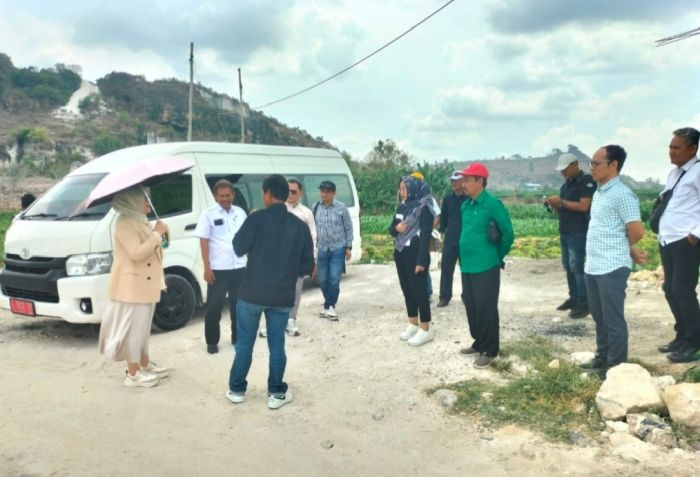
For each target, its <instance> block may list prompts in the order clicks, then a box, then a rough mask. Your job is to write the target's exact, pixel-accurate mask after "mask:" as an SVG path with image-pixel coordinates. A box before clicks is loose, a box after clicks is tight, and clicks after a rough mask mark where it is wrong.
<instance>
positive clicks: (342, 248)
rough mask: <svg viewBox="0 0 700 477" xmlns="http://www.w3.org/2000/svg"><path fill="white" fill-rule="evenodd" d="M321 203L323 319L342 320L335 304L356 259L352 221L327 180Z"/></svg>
mask: <svg viewBox="0 0 700 477" xmlns="http://www.w3.org/2000/svg"><path fill="white" fill-rule="evenodd" d="M318 188H319V190H320V191H321V192H320V193H321V201H320V202H318V203H316V205H315V206H314V220H315V221H316V250H317V252H318V259H317V267H318V281H319V283H320V285H321V291H322V292H323V311H322V312H321V317H322V318H328V319H329V320H331V321H337V320H338V312H337V311H336V310H335V305H336V303H337V302H338V295H339V294H340V275H341V274H342V273H343V269H344V268H345V260H350V257H351V256H352V219H351V218H350V212H349V211H348V208H347V207H346V206H345V204H343V203H342V202H340V201H338V200H335V184H334V183H333V182H332V181H323V182H321V185H320V186H319V187H318Z"/></svg>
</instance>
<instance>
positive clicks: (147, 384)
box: [124, 369, 158, 388]
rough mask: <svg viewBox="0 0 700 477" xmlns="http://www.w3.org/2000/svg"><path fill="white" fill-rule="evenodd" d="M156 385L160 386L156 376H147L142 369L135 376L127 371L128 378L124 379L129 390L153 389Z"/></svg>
mask: <svg viewBox="0 0 700 477" xmlns="http://www.w3.org/2000/svg"><path fill="white" fill-rule="evenodd" d="M156 384H158V376H157V375H156V374H145V373H143V372H141V370H140V369H139V370H138V371H136V374H134V375H131V374H130V373H129V371H127V372H126V378H124V386H126V387H128V388H151V387H153V386H155V385H156Z"/></svg>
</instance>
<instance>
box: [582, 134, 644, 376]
mask: <svg viewBox="0 0 700 477" xmlns="http://www.w3.org/2000/svg"><path fill="white" fill-rule="evenodd" d="M626 158H627V153H626V152H625V150H624V149H623V148H621V147H620V146H615V145H610V146H605V147H601V148H600V149H598V151H596V153H595V154H594V155H593V159H592V160H591V162H590V165H591V176H592V177H593V179H595V181H596V182H598V189H597V190H596V192H595V193H594V194H593V200H592V203H591V220H590V223H589V224H588V234H587V236H586V265H585V268H584V272H585V282H586V289H587V291H588V305H589V307H590V310H591V314H592V315H593V321H595V334H596V356H595V359H594V360H593V362H591V363H590V364H588V365H587V366H585V367H587V368H590V369H597V370H599V375H600V376H601V378H603V379H604V378H605V372H606V371H607V369H608V368H611V367H613V366H616V365H618V364H620V363H624V362H626V361H627V346H628V344H627V341H628V332H627V322H626V321H625V291H626V289H627V277H629V274H630V271H631V270H632V262H635V263H643V262H644V261H645V259H646V256H645V254H644V252H642V251H641V250H638V249H636V248H634V247H633V245H634V244H635V243H637V242H638V241H639V239H641V238H642V236H643V235H644V226H643V225H642V221H641V216H640V212H639V199H637V196H635V195H634V193H633V192H632V191H631V190H630V189H629V187H627V186H626V185H625V184H623V183H622V181H621V180H620V177H619V175H620V170H621V169H622V166H623V165H624V163H625V159H626Z"/></svg>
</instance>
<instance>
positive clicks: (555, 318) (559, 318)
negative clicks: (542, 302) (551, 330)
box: [552, 316, 561, 323]
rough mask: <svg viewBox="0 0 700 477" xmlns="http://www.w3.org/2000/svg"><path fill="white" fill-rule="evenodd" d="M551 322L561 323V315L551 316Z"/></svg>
mask: <svg viewBox="0 0 700 477" xmlns="http://www.w3.org/2000/svg"><path fill="white" fill-rule="evenodd" d="M552 323H561V316H555V317H554V318H552Z"/></svg>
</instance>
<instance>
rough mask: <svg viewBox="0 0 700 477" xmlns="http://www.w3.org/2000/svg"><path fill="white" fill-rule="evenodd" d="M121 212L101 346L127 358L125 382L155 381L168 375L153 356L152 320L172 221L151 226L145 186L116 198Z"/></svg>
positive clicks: (110, 353) (107, 352)
mask: <svg viewBox="0 0 700 477" xmlns="http://www.w3.org/2000/svg"><path fill="white" fill-rule="evenodd" d="M112 207H113V208H114V210H115V211H116V212H117V213H118V216H117V219H116V225H115V230H114V246H113V248H114V252H113V262H112V271H111V274H110V277H109V302H108V304H107V307H106V309H105V315H104V317H103V318H102V326H101V328H100V342H99V345H100V352H101V353H102V354H104V355H106V356H108V357H110V358H112V359H114V360H115V361H126V363H127V368H128V369H127V373H126V378H125V380H124V385H125V386H130V387H134V386H138V387H151V386H155V385H156V384H158V379H159V378H163V377H165V376H167V375H168V370H167V368H162V367H159V366H157V365H156V364H155V363H154V362H152V361H151V360H150V359H149V357H148V342H149V339H150V335H151V321H152V320H153V312H154V311H155V306H156V303H157V302H158V301H159V300H160V293H161V290H163V289H165V277H164V275H163V249H162V248H161V242H162V236H163V235H164V234H165V233H166V232H167V230H168V229H167V226H166V225H165V224H164V223H163V222H161V221H157V222H156V224H155V227H153V228H151V226H150V225H149V223H148V219H147V218H146V215H147V214H148V213H149V212H150V210H151V209H150V207H149V202H148V199H147V198H146V191H145V190H144V189H143V188H141V187H132V188H130V189H127V190H125V191H123V192H120V193H118V194H116V195H115V196H114V198H113V199H112Z"/></svg>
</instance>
